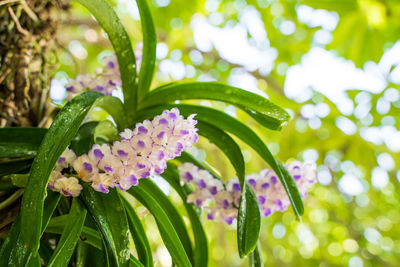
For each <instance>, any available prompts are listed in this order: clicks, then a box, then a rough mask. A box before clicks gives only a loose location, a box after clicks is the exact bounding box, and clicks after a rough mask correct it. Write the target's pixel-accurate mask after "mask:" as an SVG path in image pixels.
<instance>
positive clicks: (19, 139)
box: [0, 127, 47, 158]
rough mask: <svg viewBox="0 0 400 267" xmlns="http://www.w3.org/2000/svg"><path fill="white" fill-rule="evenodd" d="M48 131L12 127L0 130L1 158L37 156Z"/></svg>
mask: <svg viewBox="0 0 400 267" xmlns="http://www.w3.org/2000/svg"><path fill="white" fill-rule="evenodd" d="M46 132H47V129H43V128H34V127H10V128H1V129H0V158H12V157H27V156H32V157H34V156H36V153H37V150H38V149H39V146H40V143H41V142H42V140H43V137H44V135H45V134H46Z"/></svg>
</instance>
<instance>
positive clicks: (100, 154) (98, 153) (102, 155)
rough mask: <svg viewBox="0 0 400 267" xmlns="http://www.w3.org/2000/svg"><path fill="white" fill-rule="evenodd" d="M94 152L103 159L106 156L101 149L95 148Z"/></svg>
mask: <svg viewBox="0 0 400 267" xmlns="http://www.w3.org/2000/svg"><path fill="white" fill-rule="evenodd" d="M93 154H94V156H95V157H96V158H98V159H103V158H104V154H103V152H101V150H100V149H95V150H93Z"/></svg>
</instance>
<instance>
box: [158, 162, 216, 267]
mask: <svg viewBox="0 0 400 267" xmlns="http://www.w3.org/2000/svg"><path fill="white" fill-rule="evenodd" d="M162 177H163V178H164V179H165V180H167V181H168V183H169V184H170V185H171V186H172V187H173V188H174V189H175V191H176V192H177V193H178V194H179V196H180V197H181V199H182V201H183V203H184V206H185V209H186V212H187V214H188V216H189V220H190V224H191V225H192V230H193V236H194V251H193V254H194V264H193V266H195V267H203V266H207V265H208V242H207V236H206V233H205V231H204V228H203V225H202V223H201V221H200V217H199V214H198V213H197V211H196V208H195V206H194V205H193V204H188V203H187V193H186V191H185V190H184V188H183V187H181V185H180V182H179V174H178V172H177V170H176V167H173V166H172V165H171V164H168V168H167V169H166V170H165V171H164V172H163V173H162Z"/></svg>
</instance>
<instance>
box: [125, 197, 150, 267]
mask: <svg viewBox="0 0 400 267" xmlns="http://www.w3.org/2000/svg"><path fill="white" fill-rule="evenodd" d="M122 202H123V204H124V206H125V210H126V214H127V217H128V222H129V229H130V230H131V233H132V238H133V241H134V243H135V248H136V251H137V254H138V256H139V260H140V261H141V262H142V263H143V265H144V266H153V256H152V252H151V247H150V243H149V240H148V239H147V236H146V233H145V231H144V228H143V225H142V223H141V222H140V219H139V216H138V215H137V214H136V211H135V210H134V209H133V207H132V206H131V204H130V203H129V201H127V200H126V199H125V198H122Z"/></svg>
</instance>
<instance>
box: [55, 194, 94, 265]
mask: <svg viewBox="0 0 400 267" xmlns="http://www.w3.org/2000/svg"><path fill="white" fill-rule="evenodd" d="M86 213H87V212H86V209H85V207H84V206H83V204H82V203H81V202H80V200H79V199H77V198H73V199H72V205H71V210H70V212H69V214H68V221H67V223H66V225H65V227H64V230H63V233H62V235H61V238H60V240H59V241H58V244H57V248H56V250H55V251H54V253H53V255H52V257H51V259H50V261H49V263H48V265H47V266H52V267H58V266H59V267H61V266H68V263H69V261H70V259H71V256H72V254H73V253H74V250H75V246H76V244H77V242H78V239H79V236H80V234H81V231H82V228H83V224H84V223H85V218H86Z"/></svg>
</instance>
